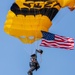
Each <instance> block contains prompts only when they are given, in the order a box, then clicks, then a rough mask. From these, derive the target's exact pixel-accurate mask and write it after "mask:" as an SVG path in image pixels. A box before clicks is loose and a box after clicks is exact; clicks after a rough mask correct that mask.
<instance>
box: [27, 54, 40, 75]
mask: <svg viewBox="0 0 75 75" xmlns="http://www.w3.org/2000/svg"><path fill="white" fill-rule="evenodd" d="M31 60H32V61H31V62H30V63H29V65H30V70H29V71H28V75H33V73H32V72H33V71H34V70H38V69H39V68H40V65H39V63H38V61H37V56H36V54H33V55H32V57H31Z"/></svg>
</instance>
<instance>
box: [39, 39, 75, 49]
mask: <svg viewBox="0 0 75 75" xmlns="http://www.w3.org/2000/svg"><path fill="white" fill-rule="evenodd" d="M40 46H45V47H55V48H64V49H70V50H72V49H73V48H74V43H72V44H71V45H69V46H68V45H61V44H59V43H56V42H51V41H50V42H49V41H47V40H44V39H43V40H42V43H41V45H40Z"/></svg>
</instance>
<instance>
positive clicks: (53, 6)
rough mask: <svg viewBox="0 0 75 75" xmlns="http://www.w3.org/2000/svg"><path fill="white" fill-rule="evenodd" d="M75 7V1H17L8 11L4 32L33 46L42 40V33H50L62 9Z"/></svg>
mask: <svg viewBox="0 0 75 75" xmlns="http://www.w3.org/2000/svg"><path fill="white" fill-rule="evenodd" d="M74 5H75V0H16V1H15V2H14V3H13V4H12V6H11V8H10V10H9V11H8V14H7V18H6V21H5V25H4V31H5V32H6V33H7V34H9V35H11V36H14V37H16V38H18V39H20V40H21V41H22V42H23V43H28V44H32V43H33V42H35V41H36V40H39V39H41V37H42V33H41V31H46V32H48V30H49V28H50V27H51V25H52V20H53V18H54V17H55V15H56V14H57V13H58V11H59V10H60V9H61V8H64V7H66V6H68V7H74Z"/></svg>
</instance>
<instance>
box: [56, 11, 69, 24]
mask: <svg viewBox="0 0 75 75" xmlns="http://www.w3.org/2000/svg"><path fill="white" fill-rule="evenodd" d="M66 13H67V14H66ZM62 14H64V15H62ZM67 15H69V12H67V11H66V12H63V13H61V14H60V18H61V19H60V20H57V22H56V23H55V24H56V25H57V24H58V23H59V22H60V21H61V20H62V19H63V18H64V17H65V16H67Z"/></svg>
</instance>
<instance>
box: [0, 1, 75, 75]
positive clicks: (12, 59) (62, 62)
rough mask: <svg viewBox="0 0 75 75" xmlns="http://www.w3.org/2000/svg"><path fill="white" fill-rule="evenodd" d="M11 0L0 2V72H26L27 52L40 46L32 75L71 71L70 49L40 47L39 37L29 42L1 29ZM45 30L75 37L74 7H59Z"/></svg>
mask: <svg viewBox="0 0 75 75" xmlns="http://www.w3.org/2000/svg"><path fill="white" fill-rule="evenodd" d="M13 2H14V0H2V1H1V2H0V75H27V72H28V70H29V61H30V54H31V53H32V52H33V51H34V50H35V49H36V48H39V49H42V50H43V51H44V53H43V55H42V56H40V55H39V54H38V61H39V63H40V66H41V68H40V69H39V70H38V71H37V72H36V71H34V75H75V48H74V50H72V51H70V50H65V49H56V48H47V47H46V48H45V47H40V46H39V44H40V43H41V42H40V41H37V42H35V43H33V44H31V45H30V44H23V43H22V42H21V41H19V40H18V39H16V38H14V37H12V36H9V35H8V34H6V33H5V32H4V30H3V27H4V22H5V20H6V15H7V12H8V10H9V9H10V7H11V5H12V3H13ZM49 32H52V33H55V34H59V35H62V36H66V37H72V38H75V10H74V11H72V12H71V11H70V10H69V9H68V8H67V7H66V8H63V9H61V10H60V11H59V13H58V14H57V15H56V17H55V18H54V20H53V25H52V27H51V28H50V29H49Z"/></svg>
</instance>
